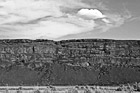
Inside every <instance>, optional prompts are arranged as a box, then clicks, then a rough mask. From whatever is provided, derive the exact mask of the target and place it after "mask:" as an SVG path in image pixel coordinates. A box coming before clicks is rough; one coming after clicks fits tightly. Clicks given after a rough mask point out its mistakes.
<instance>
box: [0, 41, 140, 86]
mask: <svg viewBox="0 0 140 93" xmlns="http://www.w3.org/2000/svg"><path fill="white" fill-rule="evenodd" d="M133 82H140V41H119V40H118V41H117V40H103V39H93V40H92V39H87V40H86V39H85V40H84V39H81V40H66V41H58V42H55V41H49V40H34V41H33V40H1V41H0V84H1V85H6V84H8V85H50V84H51V85H87V84H89V85H94V84H96V85H118V84H122V83H133Z"/></svg>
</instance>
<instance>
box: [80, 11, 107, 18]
mask: <svg viewBox="0 0 140 93" xmlns="http://www.w3.org/2000/svg"><path fill="white" fill-rule="evenodd" d="M78 14H79V15H83V16H87V17H90V18H93V19H97V18H104V17H106V16H105V15H103V13H102V12H101V11H99V10H98V9H81V10H80V11H78Z"/></svg>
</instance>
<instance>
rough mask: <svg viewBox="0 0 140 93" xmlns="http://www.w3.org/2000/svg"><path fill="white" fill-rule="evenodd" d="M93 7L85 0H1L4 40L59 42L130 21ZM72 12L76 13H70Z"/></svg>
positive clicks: (0, 15) (0, 31)
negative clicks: (56, 40) (76, 35)
mask: <svg viewBox="0 0 140 93" xmlns="http://www.w3.org/2000/svg"><path fill="white" fill-rule="evenodd" d="M90 7H91V6H90V5H88V4H86V3H83V2H82V1H81V0H5V1H3V0H0V35H1V36H0V38H20V39H21V38H28V39H37V38H46V39H56V38H59V37H63V36H66V35H69V34H78V33H83V32H87V31H94V30H95V29H101V31H103V32H105V31H107V30H108V29H110V28H113V27H117V26H120V25H122V24H123V23H124V21H125V20H126V19H127V17H126V16H125V17H124V16H123V17H122V16H121V15H119V14H111V13H106V14H104V13H102V12H101V11H100V10H99V9H90ZM69 9H71V10H73V11H75V10H76V12H74V13H69V12H66V11H69ZM78 9H80V10H78ZM63 10H65V11H63ZM100 19H101V20H100Z"/></svg>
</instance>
